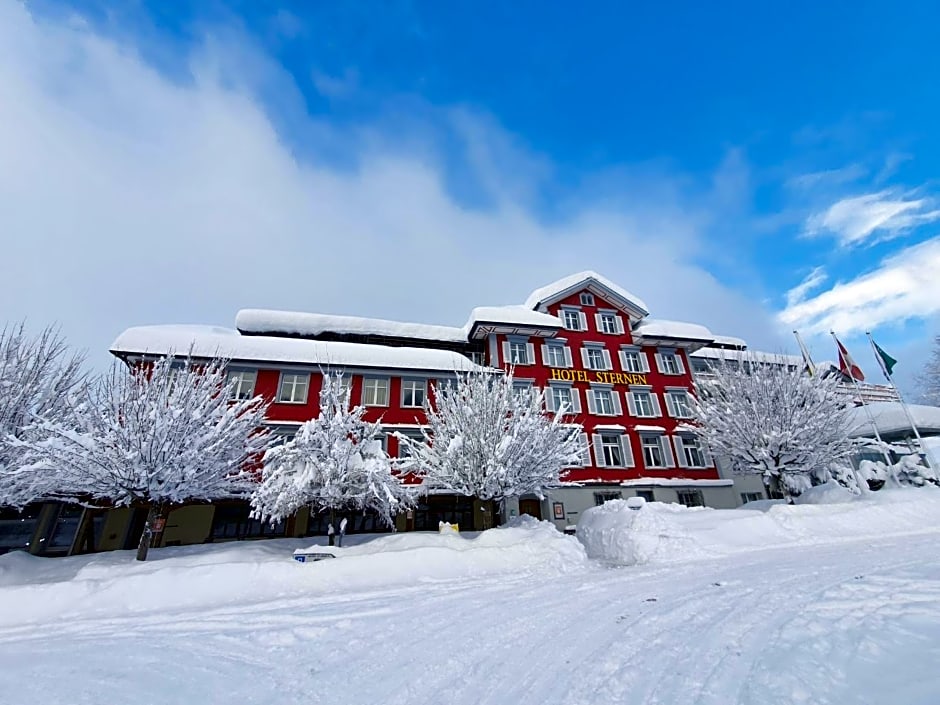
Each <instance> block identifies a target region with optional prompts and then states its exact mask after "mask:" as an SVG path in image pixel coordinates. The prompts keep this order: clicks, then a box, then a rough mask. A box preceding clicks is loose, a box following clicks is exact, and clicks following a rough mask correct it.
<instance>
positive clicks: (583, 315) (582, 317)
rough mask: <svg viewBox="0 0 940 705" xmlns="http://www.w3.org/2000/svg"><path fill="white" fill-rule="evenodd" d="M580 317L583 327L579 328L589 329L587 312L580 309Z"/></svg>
mask: <svg viewBox="0 0 940 705" xmlns="http://www.w3.org/2000/svg"><path fill="white" fill-rule="evenodd" d="M578 319H579V320H580V321H581V328H580V329H579V330H587V314H585V313H584V311H578Z"/></svg>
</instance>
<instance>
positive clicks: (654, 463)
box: [640, 436, 671, 468]
mask: <svg viewBox="0 0 940 705" xmlns="http://www.w3.org/2000/svg"><path fill="white" fill-rule="evenodd" d="M640 445H641V446H643V464H644V465H646V467H648V468H664V467H667V465H668V464H667V463H666V453H665V452H664V451H663V443H662V436H641V437H640ZM670 464H671V463H670Z"/></svg>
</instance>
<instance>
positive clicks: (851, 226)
mask: <svg viewBox="0 0 940 705" xmlns="http://www.w3.org/2000/svg"><path fill="white" fill-rule="evenodd" d="M932 205H933V201H932V200H931V199H927V198H911V195H910V194H899V193H898V192H896V191H894V190H890V189H889V190H884V191H879V192H877V193H870V194H865V195H862V196H853V197H851V198H843V199H842V200H840V201H837V202H836V203H834V204H833V205H831V206H830V207H829V208H828V209H826V210H825V211H823V212H822V213H816V214H814V215H812V216H810V218H809V219H808V220H807V221H806V234H807V235H823V234H827V233H828V234H832V235H835V236H836V237H837V238H838V240H839V243H840V244H841V245H843V246H852V245H860V244H862V243H864V242H866V241H870V240H873V241H877V240H886V239H890V238H893V237H897V236H898V235H901V234H902V233H904V232H905V231H907V230H910V229H911V228H914V227H916V226H918V225H923V224H924V223H930V222H933V221H936V220H940V210H931V207H932Z"/></svg>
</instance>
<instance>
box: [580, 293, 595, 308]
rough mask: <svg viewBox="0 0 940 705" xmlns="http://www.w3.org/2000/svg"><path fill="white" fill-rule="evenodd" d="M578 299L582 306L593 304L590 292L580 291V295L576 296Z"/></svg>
mask: <svg viewBox="0 0 940 705" xmlns="http://www.w3.org/2000/svg"><path fill="white" fill-rule="evenodd" d="M578 300H579V301H580V302H581V305H582V306H593V305H594V294H591V293H589V292H587V291H582V292H581V296H579V297H578Z"/></svg>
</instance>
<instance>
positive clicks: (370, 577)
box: [0, 520, 590, 623]
mask: <svg viewBox="0 0 940 705" xmlns="http://www.w3.org/2000/svg"><path fill="white" fill-rule="evenodd" d="M347 538H356V539H358V538H360V537H347ZM305 545H309V539H307V540H306V541H299V540H297V539H275V540H268V541H252V542H236V543H228V544H224V545H215V546H213V545H211V544H209V545H201V546H184V547H177V548H164V549H158V550H155V551H152V552H151V558H149V559H148V560H147V561H146V562H144V563H139V562H137V561H135V560H134V559H133V556H134V554H133V552H129V551H115V552H111V553H99V554H93V555H88V556H73V557H71V558H58V559H48V558H36V557H34V556H29V555H26V554H23V553H11V554H7V555H4V556H0V595H2V600H3V603H4V605H6V606H8V607H12V606H15V607H13V608H12V609H9V610H7V611H6V614H5V615H4V618H5V619H4V621H6V622H8V623H28V622H33V621H42V622H47V621H48V620H51V619H57V618H64V617H66V616H67V615H70V614H75V613H81V614H83V615H85V616H94V615H102V616H107V615H112V614H125V615H126V614H144V613H152V612H159V611H161V610H168V609H181V608H182V609H201V608H203V607H206V606H210V605H217V604H219V603H220V602H228V603H232V604H254V603H263V602H265V601H266V600H270V599H275V598H281V597H285V596H310V595H316V594H321V595H340V594H347V593H350V592H356V591H366V592H368V591H372V590H376V589H383V588H387V587H398V588H405V589H408V588H416V587H420V586H422V585H426V584H428V583H436V582H442V581H465V580H471V579H473V580H476V579H481V578H492V577H494V576H498V577H499V578H500V579H501V580H506V579H512V580H527V579H530V576H532V575H538V576H539V579H540V580H542V579H544V578H545V577H552V576H557V575H560V574H564V573H568V572H571V571H574V570H583V569H584V568H585V567H588V566H589V565H590V563H589V561H588V560H587V557H586V555H585V552H584V549H583V548H582V547H581V544H579V543H578V542H577V540H575V538H574V537H572V536H566V535H564V534H561V533H559V532H558V531H557V530H556V529H555V528H554V526H553V525H552V524H550V523H548V522H539V521H535V520H532V521H523V522H514V523H513V524H512V525H511V526H508V527H504V528H497V529H491V530H489V531H484V532H481V533H480V534H479V535H478V536H476V537H475V538H465V537H464V536H461V535H459V534H456V533H453V532H449V533H447V534H439V533H437V532H434V533H406V534H391V535H383V536H381V537H377V538H375V539H374V540H371V541H368V542H365V543H361V544H359V545H353V546H348V547H343V548H338V547H333V546H331V547H329V549H325V547H324V546H323V545H318V546H315V547H312V548H315V549H316V550H329V551H330V552H331V553H334V554H335V555H336V556H337V558H336V559H334V560H324V561H317V562H312V563H300V562H298V561H295V560H293V559H292V556H291V552H292V551H293V550H294V549H299V548H301V547H303V546H305Z"/></svg>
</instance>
